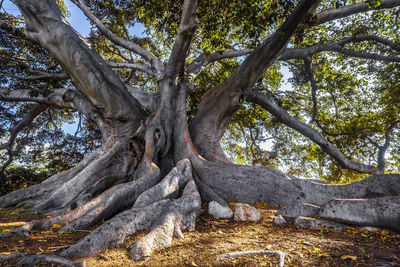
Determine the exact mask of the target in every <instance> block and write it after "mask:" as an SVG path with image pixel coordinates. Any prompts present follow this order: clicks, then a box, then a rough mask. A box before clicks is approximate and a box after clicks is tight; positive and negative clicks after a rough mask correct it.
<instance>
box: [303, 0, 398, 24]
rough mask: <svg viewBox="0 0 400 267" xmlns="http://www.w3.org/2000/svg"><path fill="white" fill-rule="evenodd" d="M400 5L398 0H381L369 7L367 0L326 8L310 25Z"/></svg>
mask: <svg viewBox="0 0 400 267" xmlns="http://www.w3.org/2000/svg"><path fill="white" fill-rule="evenodd" d="M397 6H400V2H399V1H398V0H381V1H380V5H378V6H376V7H370V6H369V5H368V4H367V2H364V3H357V4H354V5H350V6H344V7H341V8H335V9H328V10H324V11H321V12H319V13H318V14H317V20H316V22H314V23H312V24H311V26H314V25H319V24H323V23H326V22H328V21H333V20H336V19H340V18H344V17H348V16H351V15H354V14H357V13H361V12H367V11H373V10H380V9H386V8H393V7H397Z"/></svg>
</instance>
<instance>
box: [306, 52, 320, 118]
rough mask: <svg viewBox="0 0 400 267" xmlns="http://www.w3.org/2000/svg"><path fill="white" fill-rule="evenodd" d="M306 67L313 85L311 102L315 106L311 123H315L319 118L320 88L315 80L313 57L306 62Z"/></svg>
mask: <svg viewBox="0 0 400 267" xmlns="http://www.w3.org/2000/svg"><path fill="white" fill-rule="evenodd" d="M304 65H305V67H306V71H307V75H308V78H309V79H310V83H311V101H312V105H313V111H312V115H311V121H310V122H313V121H315V118H316V116H317V111H318V102H317V91H318V87H317V82H316V81H315V78H314V72H313V65H312V59H311V57H307V58H306V59H305V60H304Z"/></svg>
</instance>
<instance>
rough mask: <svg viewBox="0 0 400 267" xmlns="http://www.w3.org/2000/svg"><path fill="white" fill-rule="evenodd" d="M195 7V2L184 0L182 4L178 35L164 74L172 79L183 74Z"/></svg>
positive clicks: (193, 28) (193, 23) (194, 0)
mask: <svg viewBox="0 0 400 267" xmlns="http://www.w3.org/2000/svg"><path fill="white" fill-rule="evenodd" d="M196 7H197V0H185V1H184V4H183V11H182V18H181V23H180V25H179V29H178V34H177V36H176V39H175V43H174V45H173V47H172V51H171V54H170V56H169V59H168V64H167V67H166V70H165V74H166V76H168V77H171V78H174V77H176V76H177V75H178V74H179V73H181V72H183V68H184V66H185V60H186V57H187V54H188V52H189V48H190V44H191V43H192V38H193V36H194V32H195V30H196V27H197V25H196Z"/></svg>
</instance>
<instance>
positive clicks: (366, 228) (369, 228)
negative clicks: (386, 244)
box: [357, 226, 383, 232]
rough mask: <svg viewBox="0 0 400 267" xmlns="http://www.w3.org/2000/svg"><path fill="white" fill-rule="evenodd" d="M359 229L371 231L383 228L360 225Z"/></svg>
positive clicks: (379, 230) (378, 230)
mask: <svg viewBox="0 0 400 267" xmlns="http://www.w3.org/2000/svg"><path fill="white" fill-rule="evenodd" d="M357 229H358V230H361V231H370V232H375V231H376V232H381V231H382V230H383V229H382V228H378V227H373V226H363V227H358V228H357Z"/></svg>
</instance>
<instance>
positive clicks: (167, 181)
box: [133, 159, 192, 208]
mask: <svg viewBox="0 0 400 267" xmlns="http://www.w3.org/2000/svg"><path fill="white" fill-rule="evenodd" d="M191 177H192V170H191V167H190V162H189V160H187V159H184V160H181V161H179V162H178V163H177V164H176V167H174V168H173V169H172V170H171V171H170V172H169V173H168V175H167V176H165V178H164V179H163V180H162V181H161V182H160V183H158V184H157V185H156V186H153V187H151V188H150V189H148V190H147V191H146V192H144V193H142V194H141V195H140V196H139V197H138V198H137V200H136V202H135V204H134V206H133V207H134V208H138V207H145V206H148V205H150V204H152V203H154V202H156V201H158V200H161V199H165V198H177V197H178V194H179V188H182V186H183V185H184V184H185V183H186V182H187V181H188V179H189V178H191Z"/></svg>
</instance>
